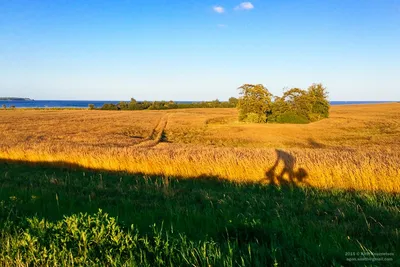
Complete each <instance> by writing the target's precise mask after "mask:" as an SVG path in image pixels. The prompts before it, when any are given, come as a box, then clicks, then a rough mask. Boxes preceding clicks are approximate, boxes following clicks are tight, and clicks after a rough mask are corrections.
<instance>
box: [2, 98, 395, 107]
mask: <svg viewBox="0 0 400 267" xmlns="http://www.w3.org/2000/svg"><path fill="white" fill-rule="evenodd" d="M119 102H120V101H90V100H34V101H31V100H30V101H4V100H0V107H1V106H2V105H6V106H7V107H10V106H15V107H17V108H87V107H88V105H89V104H94V105H95V106H96V107H101V106H103V105H104V104H106V103H112V104H117V103H119ZM127 102H128V101H127ZM389 102H394V101H331V105H354V104H377V103H389ZM177 103H192V101H177Z"/></svg>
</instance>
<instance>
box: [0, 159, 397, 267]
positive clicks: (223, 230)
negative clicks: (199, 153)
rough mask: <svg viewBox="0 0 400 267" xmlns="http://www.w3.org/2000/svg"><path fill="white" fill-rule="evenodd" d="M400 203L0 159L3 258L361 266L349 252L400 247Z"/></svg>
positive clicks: (18, 261)
mask: <svg viewBox="0 0 400 267" xmlns="http://www.w3.org/2000/svg"><path fill="white" fill-rule="evenodd" d="M399 206H400V196H399V195H398V194H391V193H379V192H374V193H373V192H361V191H343V190H334V191H327V190H319V189H315V188H310V187H305V188H299V187H295V186H287V187H273V186H263V185H259V184H244V183H242V184H235V183H231V182H225V181H218V180H215V179H211V178H206V177H198V178H196V179H173V178H170V179H167V178H160V177H143V176H141V175H129V174H124V173H110V172H92V171H89V170H85V169H75V170H72V169H60V168H55V167H53V166H51V165H49V164H47V165H40V166H38V165H35V166H33V165H31V164H27V163H24V162H11V161H1V162H0V229H1V230H0V262H1V264H0V265H5V266H7V265H19V266H27V265H51V266H54V265H85V266H86V265H108V266H112V265H118V266H120V265H127V266H164V265H167V266H172V265H174V266H209V265H211V266H272V265H274V266H341V265H346V266H347V265H357V264H359V263H360V262H351V261H348V259H350V258H354V257H353V256H352V255H351V254H352V253H353V252H354V253H368V252H374V253H396V252H398V251H400V241H399V240H400V233H399V224H398V222H399V221H400V211H399ZM99 209H102V211H101V212H99ZM81 212H82V213H83V214H81ZM85 213H87V214H85ZM106 213H107V214H109V215H106ZM63 216H67V217H63ZM114 218H117V219H115V220H114ZM369 258H371V256H369ZM388 258H390V259H392V260H393V261H389V262H387V264H388V265H393V264H396V263H397V264H399V263H400V259H399V255H398V254H394V255H393V256H388ZM362 263H363V264H367V265H369V264H379V265H382V264H385V262H383V261H379V262H372V261H365V262H362Z"/></svg>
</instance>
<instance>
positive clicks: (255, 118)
mask: <svg viewBox="0 0 400 267" xmlns="http://www.w3.org/2000/svg"><path fill="white" fill-rule="evenodd" d="M244 121H245V122H252V123H263V122H266V121H267V115H265V114H261V115H260V114H256V113H252V112H251V113H248V114H246V118H245V119H244Z"/></svg>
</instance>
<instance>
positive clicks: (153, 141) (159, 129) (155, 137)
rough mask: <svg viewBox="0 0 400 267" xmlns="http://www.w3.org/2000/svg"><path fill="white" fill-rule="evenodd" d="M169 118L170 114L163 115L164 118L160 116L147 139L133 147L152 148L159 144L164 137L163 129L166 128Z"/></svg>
mask: <svg viewBox="0 0 400 267" xmlns="http://www.w3.org/2000/svg"><path fill="white" fill-rule="evenodd" d="M169 116H170V114H165V115H164V116H162V117H161V119H160V121H159V122H158V124H157V125H156V127H155V128H154V129H153V130H152V131H151V134H150V135H149V137H147V138H146V139H145V140H144V141H143V142H140V143H139V144H137V145H135V146H136V147H153V146H156V145H157V144H158V143H160V141H162V139H163V137H164V135H165V128H166V127H167V124H168V118H169Z"/></svg>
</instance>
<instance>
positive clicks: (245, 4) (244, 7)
mask: <svg viewBox="0 0 400 267" xmlns="http://www.w3.org/2000/svg"><path fill="white" fill-rule="evenodd" d="M253 8H254V5H253V4H252V3H251V2H243V3H241V4H240V5H238V6H237V7H235V10H250V9H253Z"/></svg>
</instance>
